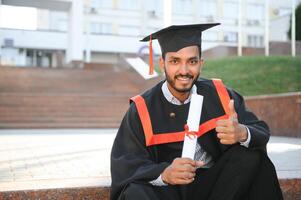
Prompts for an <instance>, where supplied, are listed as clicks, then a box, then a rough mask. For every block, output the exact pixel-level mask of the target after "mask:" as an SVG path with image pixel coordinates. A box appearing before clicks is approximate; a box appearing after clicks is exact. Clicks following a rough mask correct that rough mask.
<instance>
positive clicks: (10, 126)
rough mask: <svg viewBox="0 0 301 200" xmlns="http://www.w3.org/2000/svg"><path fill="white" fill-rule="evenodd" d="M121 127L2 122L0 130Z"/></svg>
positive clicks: (104, 124) (113, 124) (93, 123)
mask: <svg viewBox="0 0 301 200" xmlns="http://www.w3.org/2000/svg"><path fill="white" fill-rule="evenodd" d="M119 125H120V122H118V121H116V122H104V123H102V122H97V123H96V122H81V123H78V122H77V123H72V122H69V123H67V122H63V123H60V122H55V123H51V122H43V123H42V122H39V123H35V122H30V123H29V122H19V123H15V122H6V123H2V122H0V129H31V128H33V129H48V128H49V129H58V128H66V129H69V128H81V129H82V128H118V127H119Z"/></svg>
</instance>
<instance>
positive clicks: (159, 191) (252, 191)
mask: <svg viewBox="0 0 301 200" xmlns="http://www.w3.org/2000/svg"><path fill="white" fill-rule="evenodd" d="M120 199H122V200H135V199H137V200H138V199H139V200H141V199H143V200H159V199H160V200H161V199H162V200H278V199H283V197H282V192H281V189H280V186H279V182H278V179H277V175H276V171H275V168H274V165H273V164H272V162H271V161H270V159H269V158H268V157H267V155H266V154H265V153H264V152H261V151H259V150H250V149H247V148H245V147H242V146H240V145H237V146H234V147H231V148H230V149H229V150H228V151H227V152H225V153H224V155H223V156H222V157H221V158H220V159H219V161H218V162H216V163H215V165H214V166H213V167H211V168H210V169H198V170H197V173H196V177H195V180H194V182H193V183H191V184H188V185H175V186H172V185H168V186H153V185H151V184H148V183H131V184H129V185H128V187H127V188H126V189H125V190H124V192H123V193H122V195H121V197H120Z"/></svg>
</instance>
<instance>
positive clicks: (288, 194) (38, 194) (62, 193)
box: [0, 179, 301, 200]
mask: <svg viewBox="0 0 301 200" xmlns="http://www.w3.org/2000/svg"><path fill="white" fill-rule="evenodd" d="M280 185H281V189H282V192H283V195H284V199H285V200H300V199H301V179H281V180H280ZM109 192H110V188H109V187H79V188H62V189H45V190H25V191H9V192H0V199H1V200H11V199H13V200H22V199H28V200H31V199H41V200H51V199H58V200H60V199H61V200H69V199H70V200H74V199H85V200H88V199H91V200H92V199H93V200H95V199H100V200H108V199H109Z"/></svg>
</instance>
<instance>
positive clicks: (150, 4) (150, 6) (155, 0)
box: [145, 0, 164, 13]
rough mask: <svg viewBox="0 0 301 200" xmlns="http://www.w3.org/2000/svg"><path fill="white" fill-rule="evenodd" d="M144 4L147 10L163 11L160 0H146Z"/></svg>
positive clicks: (162, 4)
mask: <svg viewBox="0 0 301 200" xmlns="http://www.w3.org/2000/svg"><path fill="white" fill-rule="evenodd" d="M145 5H146V9H147V10H148V11H154V12H155V13H158V12H159V13H163V6H164V2H163V1H162V0H152V1H146V2H145Z"/></svg>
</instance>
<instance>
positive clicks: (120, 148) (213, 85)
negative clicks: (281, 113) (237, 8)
mask: <svg viewBox="0 0 301 200" xmlns="http://www.w3.org/2000/svg"><path fill="white" fill-rule="evenodd" d="M216 25H218V24H195V25H183V26H171V27H168V28H165V29H162V30H160V31H158V32H156V33H153V34H152V35H151V36H148V37H146V38H144V39H143V40H142V41H149V40H152V39H158V40H159V44H160V47H161V50H162V58H161V59H160V66H161V68H162V69H163V70H164V71H165V75H166V80H165V81H162V82H160V83H158V84H157V85H156V86H154V87H153V88H151V89H150V90H148V91H146V92H145V93H143V94H142V95H141V96H136V97H134V98H132V103H131V105H130V108H129V110H128V111H127V113H126V114H125V116H124V118H123V120H122V123H121V125H120V128H119V130H118V133H117V136H116V139H115V142H114V145H113V148H112V153H111V175H112V188H111V200H117V199H137V200H138V199H139V200H140V199H153V200H155V199H164V200H168V199H172V200H180V199H187V200H194V199H195V200H203V199H204V200H205V199H210V200H213V199H215V200H217V199H222V200H233V199H237V200H242V199H254V200H255V199H256V200H260V199H265V200H267V199H271V200H277V199H282V193H281V190H280V187H279V183H278V179H277V176H276V172H275V168H274V166H273V164H272V163H271V161H270V160H269V158H268V157H267V154H266V150H265V148H266V144H267V142H268V140H269V136H270V133H269V129H268V126H267V125H266V124H265V123H264V122H263V121H260V120H258V119H257V117H256V116H255V115H254V114H253V113H251V112H250V111H248V110H247V109H246V108H245V104H244V100H243V98H242V96H240V95H239V94H238V93H236V92H235V91H233V90H230V89H227V88H225V87H224V85H223V83H222V82H221V81H220V80H207V79H203V78H200V79H199V74H200V71H201V69H202V66H203V60H202V59H201V34H202V31H204V30H206V29H208V28H211V27H213V26H216ZM233 73H235V72H233ZM193 93H197V94H200V95H203V96H204V102H203V109H202V115H201V119H200V128H199V131H198V133H197V136H198V143H197V147H196V154H195V158H194V160H192V159H189V158H181V152H182V148H183V139H184V135H185V134H187V130H186V129H185V124H186V120H187V116H188V110H189V105H190V98H191V94H193ZM230 99H231V100H230Z"/></svg>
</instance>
